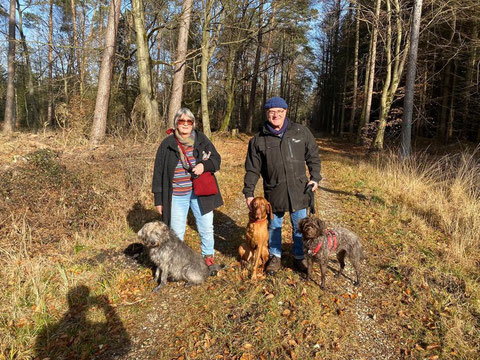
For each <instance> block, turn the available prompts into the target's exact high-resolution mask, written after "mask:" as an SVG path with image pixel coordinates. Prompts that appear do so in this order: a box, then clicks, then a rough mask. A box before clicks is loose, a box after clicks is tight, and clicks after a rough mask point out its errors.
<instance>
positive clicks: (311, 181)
mask: <svg viewBox="0 0 480 360" xmlns="http://www.w3.org/2000/svg"><path fill="white" fill-rule="evenodd" d="M310 184H313V187H312V191H315V190H317V189H318V183H317V182H316V181H313V180H310V181H309V182H308V184H307V186H308V185H310Z"/></svg>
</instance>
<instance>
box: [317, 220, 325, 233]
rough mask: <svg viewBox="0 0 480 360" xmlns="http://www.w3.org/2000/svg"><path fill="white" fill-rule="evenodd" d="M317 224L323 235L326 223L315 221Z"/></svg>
mask: <svg viewBox="0 0 480 360" xmlns="http://www.w3.org/2000/svg"><path fill="white" fill-rule="evenodd" d="M315 222H316V223H317V226H318V231H319V233H320V234H323V232H324V231H325V221H323V220H320V219H315Z"/></svg>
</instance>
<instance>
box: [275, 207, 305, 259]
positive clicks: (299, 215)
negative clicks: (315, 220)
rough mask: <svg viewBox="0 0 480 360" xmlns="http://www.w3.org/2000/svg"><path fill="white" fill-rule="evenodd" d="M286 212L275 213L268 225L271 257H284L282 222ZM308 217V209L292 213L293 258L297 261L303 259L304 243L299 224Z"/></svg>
mask: <svg viewBox="0 0 480 360" xmlns="http://www.w3.org/2000/svg"><path fill="white" fill-rule="evenodd" d="M284 215H285V212H276V213H273V220H271V221H270V223H269V224H268V234H269V239H268V251H269V252H270V255H274V256H276V257H281V256H282V222H283V216H284ZM306 217H307V209H301V210H298V211H294V212H293V213H290V221H291V222H292V237H293V251H292V253H293V257H294V258H295V259H303V257H304V255H303V241H302V234H301V233H299V232H298V222H299V221H300V220H302V219H303V218H306Z"/></svg>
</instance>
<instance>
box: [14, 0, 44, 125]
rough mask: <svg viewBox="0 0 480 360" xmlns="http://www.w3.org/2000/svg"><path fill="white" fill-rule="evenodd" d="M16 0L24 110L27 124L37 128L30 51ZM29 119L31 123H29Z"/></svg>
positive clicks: (36, 110) (21, 14)
mask: <svg viewBox="0 0 480 360" xmlns="http://www.w3.org/2000/svg"><path fill="white" fill-rule="evenodd" d="M16 1H17V9H18V32H19V33H20V38H21V44H22V48H23V55H24V57H25V66H26V69H25V70H26V71H25V76H26V79H27V91H26V93H25V100H26V101H25V103H26V107H25V108H26V111H27V126H28V127H30V126H33V128H34V129H37V128H38V125H39V122H40V121H39V112H38V106H37V100H36V99H37V96H36V94H35V88H34V86H33V72H32V65H31V62H30V51H29V49H28V45H27V40H26V38H25V33H24V31H23V11H22V9H21V8H20V1H19V0H16ZM30 119H31V120H32V123H30Z"/></svg>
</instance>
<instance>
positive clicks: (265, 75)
mask: <svg viewBox="0 0 480 360" xmlns="http://www.w3.org/2000/svg"><path fill="white" fill-rule="evenodd" d="M276 10H277V2H276V1H275V0H273V1H272V16H271V18H270V31H269V34H268V40H267V48H266V49H265V62H264V66H263V102H262V109H263V106H265V103H266V102H267V96H268V60H269V57H270V47H271V44H272V36H273V29H274V24H275V13H276ZM266 120H267V115H266V112H265V111H262V121H266Z"/></svg>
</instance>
